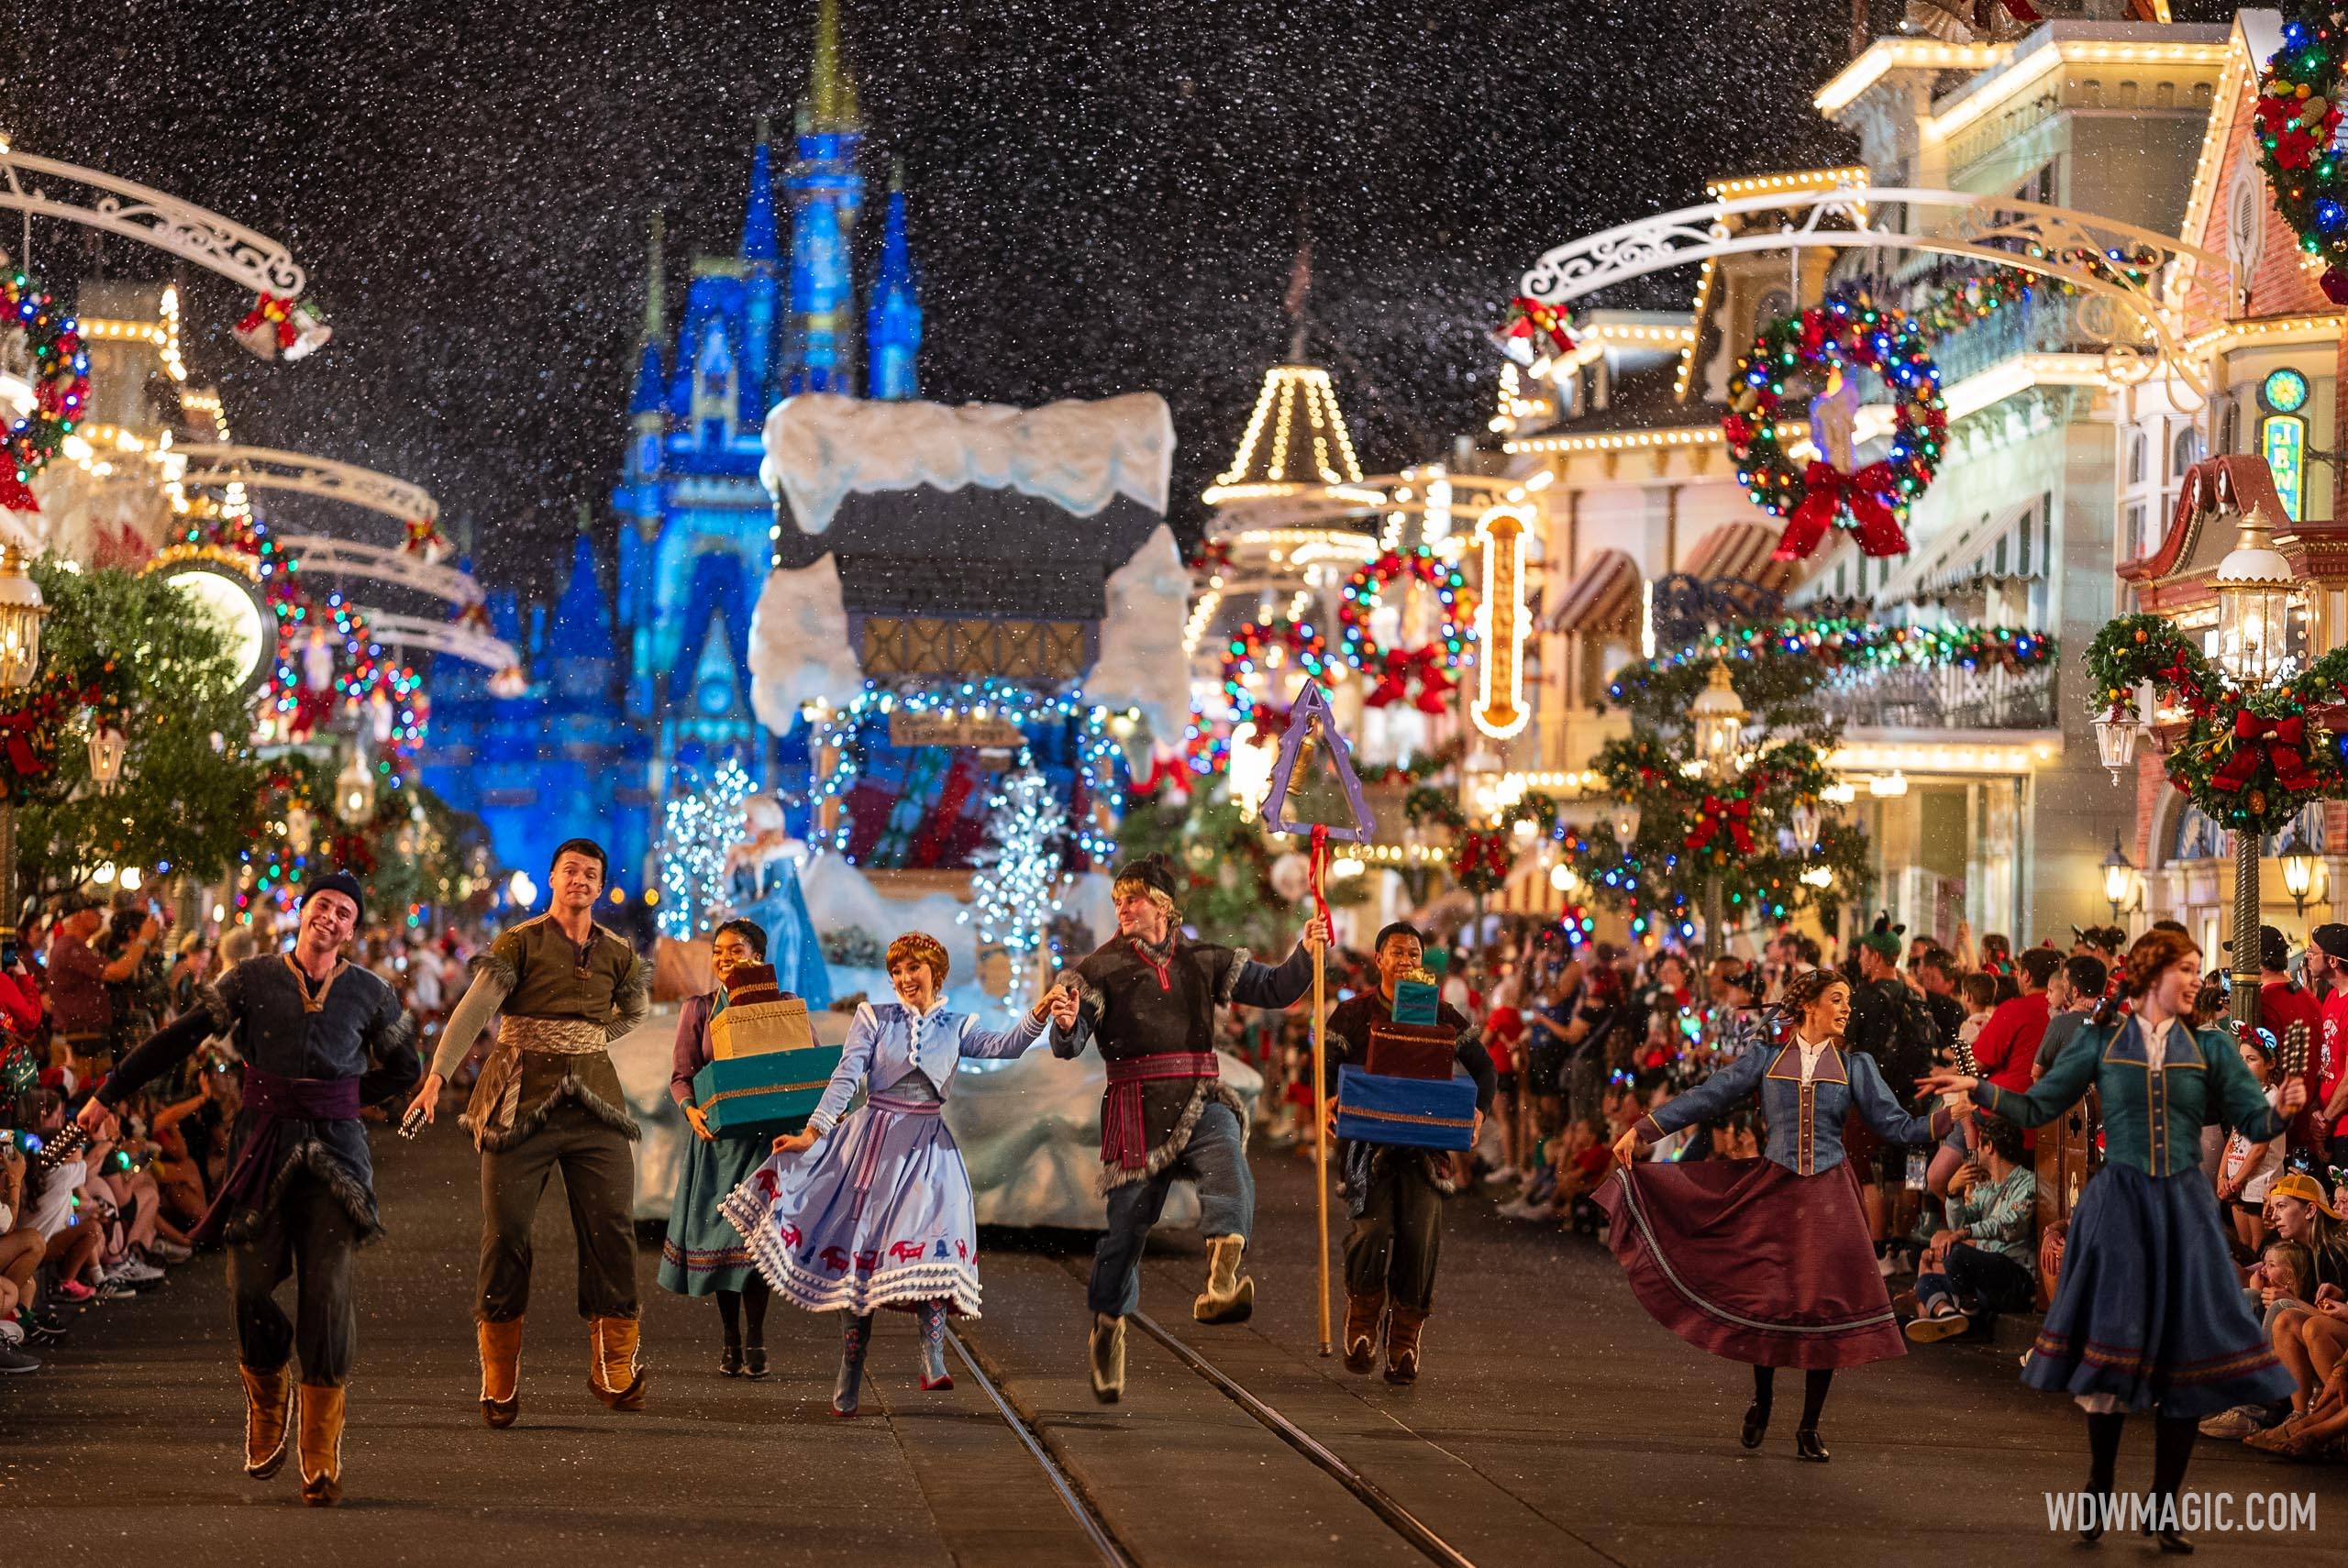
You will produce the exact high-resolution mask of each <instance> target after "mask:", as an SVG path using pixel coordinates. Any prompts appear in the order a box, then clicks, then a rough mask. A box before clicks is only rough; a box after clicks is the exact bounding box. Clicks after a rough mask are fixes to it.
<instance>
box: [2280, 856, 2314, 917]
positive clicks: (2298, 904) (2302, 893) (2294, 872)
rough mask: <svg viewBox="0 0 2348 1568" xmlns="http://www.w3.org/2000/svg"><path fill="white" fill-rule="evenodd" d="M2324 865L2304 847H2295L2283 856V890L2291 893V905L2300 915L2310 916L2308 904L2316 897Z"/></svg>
mask: <svg viewBox="0 0 2348 1568" xmlns="http://www.w3.org/2000/svg"><path fill="white" fill-rule="evenodd" d="M2321 869H2322V867H2321V865H2320V862H2318V861H2317V859H2316V857H2315V856H2312V855H2309V853H2308V852H2307V851H2306V850H2304V849H2295V850H2293V851H2291V853H2290V854H2288V855H2286V856H2283V890H2284V891H2285V892H2287V893H2288V894H2290V895H2291V907H2292V908H2293V909H2294V910H2296V911H2298V917H2299V919H2301V920H2303V921H2304V920H2305V919H2307V917H2308V905H2309V902H2311V901H2312V900H2314V898H2315V885H2316V878H2317V876H2318V874H2319V873H2320V871H2321Z"/></svg>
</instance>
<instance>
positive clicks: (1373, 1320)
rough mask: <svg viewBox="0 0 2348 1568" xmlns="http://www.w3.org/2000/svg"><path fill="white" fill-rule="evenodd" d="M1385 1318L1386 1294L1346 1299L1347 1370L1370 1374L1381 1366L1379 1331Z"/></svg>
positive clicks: (1379, 1293) (1377, 1293)
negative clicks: (1380, 1324)
mask: <svg viewBox="0 0 2348 1568" xmlns="http://www.w3.org/2000/svg"><path fill="white" fill-rule="evenodd" d="M1385 1316H1386V1292H1384V1291H1383V1290H1380V1291H1378V1292H1376V1293H1375V1294H1373V1295H1369V1296H1355V1295H1351V1294H1348V1295H1347V1296H1346V1337H1345V1347H1346V1371H1347V1372H1358V1373H1364V1374H1367V1373H1368V1372H1370V1371H1372V1370H1373V1369H1375V1368H1376V1367H1377V1365H1378V1331H1379V1320H1381V1319H1383V1318H1384V1317H1385Z"/></svg>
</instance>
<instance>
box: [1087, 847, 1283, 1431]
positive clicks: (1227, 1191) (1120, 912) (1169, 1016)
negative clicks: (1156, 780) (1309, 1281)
mask: <svg viewBox="0 0 2348 1568" xmlns="http://www.w3.org/2000/svg"><path fill="white" fill-rule="evenodd" d="M1178 886H1179V884H1178V883H1177V882H1176V880H1175V872H1174V868H1173V867H1171V866H1170V865H1168V863H1167V860H1166V857H1165V856H1162V855H1152V856H1146V857H1144V858H1143V859H1140V860H1137V861H1135V862H1134V863H1133V864H1131V865H1129V866H1127V867H1125V868H1124V869H1123V870H1121V871H1119V872H1118V873H1117V877H1116V880H1115V882H1114V884H1113V887H1112V889H1111V890H1112V893H1113V897H1114V898H1115V900H1116V905H1117V935H1116V937H1115V939H1114V940H1113V941H1111V942H1110V943H1109V944H1107V945H1105V946H1103V947H1102V949H1101V950H1100V951H1098V952H1097V953H1094V954H1093V955H1091V957H1089V958H1087V959H1085V960H1084V961H1083V962H1082V963H1080V964H1079V965H1078V966H1076V978H1077V980H1078V982H1079V985H1078V987H1077V988H1073V989H1068V990H1063V991H1061V992H1060V993H1059V994H1058V997H1057V998H1056V999H1054V1002H1053V1009H1052V1021H1053V1030H1052V1052H1053V1055H1059V1056H1074V1055H1078V1054H1079V1053H1080V1052H1081V1051H1082V1050H1083V1049H1084V1046H1085V1043H1086V1042H1088V1041H1090V1042H1092V1043H1095V1044H1097V1045H1098V1046H1099V1047H1100V1050H1101V1055H1102V1059H1103V1060H1105V1061H1106V1062H1107V1063H1108V1065H1109V1087H1108V1089H1107V1091H1106V1093H1105V1094H1104V1095H1103V1097H1102V1102H1101V1167H1102V1185H1103V1186H1104V1187H1107V1189H1108V1195H1109V1229H1108V1233H1107V1234H1105V1235H1103V1236H1102V1238H1101V1244H1100V1246H1099V1247H1098V1248H1097V1249H1096V1250H1095V1251H1094V1253H1093V1254H1092V1283H1091V1287H1090V1289H1089V1290H1088V1291H1087V1293H1086V1298H1087V1300H1088V1301H1089V1302H1090V1304H1091V1308H1092V1342H1091V1370H1092V1394H1093V1397H1095V1398H1097V1399H1099V1400H1100V1401H1101V1402H1102V1404H1104V1405H1107V1404H1113V1403H1115V1402H1116V1400H1117V1399H1118V1398H1119V1397H1122V1396H1123V1394H1124V1386H1125V1315H1126V1314H1127V1313H1129V1312H1132V1311H1134V1310H1135V1309H1137V1308H1139V1307H1140V1305H1141V1254H1142V1247H1143V1244H1144V1243H1145V1242H1146V1241H1147V1240H1148V1238H1149V1229H1150V1227H1151V1226H1153V1225H1155V1224H1157V1217H1158V1215H1159V1213H1160V1212H1161V1211H1163V1210H1164V1209H1165V1207H1166V1191H1167V1188H1168V1187H1171V1186H1172V1185H1173V1184H1174V1182H1175V1181H1176V1180H1177V1179H1178V1178H1185V1177H1187V1178H1188V1179H1190V1180H1191V1181H1194V1182H1196V1183H1197V1184H1198V1189H1199V1230H1200V1231H1201V1232H1202V1234H1203V1235H1204V1236H1205V1237H1206V1239H1207V1286H1206V1289H1205V1291H1204V1292H1202V1294H1201V1295H1200V1297H1199V1298H1198V1300H1197V1301H1196V1302H1194V1303H1193V1304H1192V1306H1191V1316H1192V1317H1194V1318H1196V1319H1197V1320H1199V1321H1200V1322H1202V1323H1236V1322H1240V1321H1242V1320H1245V1319H1246V1317H1247V1315H1248V1314H1249V1313H1250V1312H1252V1311H1254V1310H1255V1304H1256V1282H1255V1281H1254V1280H1253V1279H1251V1278H1247V1277H1246V1276H1244V1275H1241V1274H1240V1272H1239V1261H1240V1257H1241V1255H1242V1254H1243V1253H1245V1252H1246V1248H1247V1234H1248V1231H1249V1230H1250V1229H1251V1228H1252V1227H1253V1225H1254V1223H1255V1218H1256V1184H1255V1179H1254V1178H1253V1177H1252V1176H1250V1175H1249V1174H1248V1170H1247V1153H1246V1139H1247V1133H1246V1110H1245V1108H1244V1107H1243V1106H1242V1105H1241V1103H1240V1100H1239V1097H1238V1096H1237V1095H1235V1094H1234V1093H1232V1091H1231V1090H1230V1089H1229V1088H1226V1087H1224V1083H1223V1081H1222V1079H1221V1077H1220V1076H1219V1074H1218V1069H1217V1067H1216V1066H1215V1056H1214V1014H1215V1008H1216V1006H1217V1005H1218V1004H1225V1003H1238V1004H1240V1005H1242V1006H1246V1007H1268V1008H1284V1007H1287V1006H1289V1005H1290V1004H1291V1003H1293V1002H1294V1001H1296V999H1298V998H1300V997H1301V996H1303V995H1304V993H1305V992H1306V991H1308V990H1310V989H1311V988H1312V966H1313V964H1314V963H1315V962H1316V961H1317V959H1318V955H1319V954H1320V953H1321V951H1322V949H1324V947H1326V946H1327V944H1328V942H1329V928H1328V926H1327V924H1326V923H1325V922H1323V921H1321V920H1319V919H1315V920H1314V921H1313V922H1312V923H1311V924H1309V925H1308V926H1306V927H1305V930H1304V941H1303V943H1302V944H1301V945H1300V946H1299V947H1298V948H1297V950H1296V951H1295V952H1294V953H1292V954H1290V955H1289V959H1288V962H1286V963H1284V964H1282V965H1281V966H1279V967H1278V968H1277V969H1275V968H1272V967H1270V966H1267V965H1263V964H1258V963H1256V962H1254V961H1253V960H1252V959H1250V958H1249V957H1248V955H1247V953H1246V950H1245V949H1244V948H1233V947H1219V946H1216V945H1214V944H1212V943H1205V942H1191V941H1188V940H1186V939H1185V938H1184V937H1183V935H1182V933H1181V931H1180V913H1179V911H1177V909H1176V907H1175V902H1174V894H1175V889H1176V888H1177V887H1178Z"/></svg>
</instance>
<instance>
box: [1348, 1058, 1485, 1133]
mask: <svg viewBox="0 0 2348 1568" xmlns="http://www.w3.org/2000/svg"><path fill="white" fill-rule="evenodd" d="M1475 1132H1476V1085H1475V1081H1474V1080H1473V1079H1471V1078H1467V1077H1450V1078H1396V1077H1387V1076H1386V1075H1384V1074H1383V1073H1372V1072H1366V1071H1364V1070H1363V1069H1362V1068H1360V1067H1357V1066H1353V1065H1352V1064H1351V1063H1347V1064H1346V1066H1342V1067H1339V1068H1338V1069H1337V1136H1338V1137H1340V1138H1350V1139H1352V1140H1354V1141H1355V1142H1357V1143H1400V1144H1401V1145H1403V1146H1404V1147H1406V1148H1412V1149H1466V1148H1469V1147H1472V1146H1473V1144H1474V1142H1475Z"/></svg>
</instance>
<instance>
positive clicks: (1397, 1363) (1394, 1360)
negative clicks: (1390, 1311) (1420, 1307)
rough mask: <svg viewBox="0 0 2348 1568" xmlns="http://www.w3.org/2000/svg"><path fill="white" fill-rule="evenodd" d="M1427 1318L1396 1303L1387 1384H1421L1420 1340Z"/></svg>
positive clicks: (1388, 1347)
mask: <svg viewBox="0 0 2348 1568" xmlns="http://www.w3.org/2000/svg"><path fill="white" fill-rule="evenodd" d="M1426 1326H1427V1315H1426V1314H1425V1313H1424V1312H1414V1311H1412V1309H1410V1308H1408V1307H1405V1306H1403V1305H1402V1304H1401V1303H1400V1302H1396V1303H1395V1306H1394V1315H1393V1316H1392V1317H1391V1318H1390V1319H1388V1320H1387V1322H1386V1381H1387V1382H1389V1383H1416V1382H1417V1381H1418V1380H1419V1336H1420V1335H1421V1334H1422V1333H1423V1332H1424V1331H1425V1330H1426Z"/></svg>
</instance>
